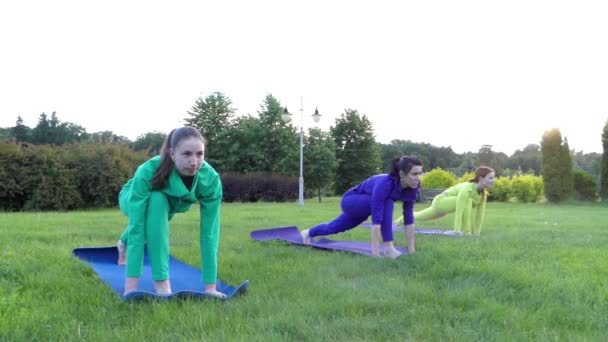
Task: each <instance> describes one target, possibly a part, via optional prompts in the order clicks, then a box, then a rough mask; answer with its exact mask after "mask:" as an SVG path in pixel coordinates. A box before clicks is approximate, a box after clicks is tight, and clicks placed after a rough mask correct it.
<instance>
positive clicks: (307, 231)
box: [300, 229, 310, 245]
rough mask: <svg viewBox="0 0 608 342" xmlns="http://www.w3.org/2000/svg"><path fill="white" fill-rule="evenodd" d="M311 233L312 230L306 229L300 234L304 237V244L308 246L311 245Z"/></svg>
mask: <svg viewBox="0 0 608 342" xmlns="http://www.w3.org/2000/svg"><path fill="white" fill-rule="evenodd" d="M309 231H310V229H306V230H303V231H301V232H300V235H301V236H302V242H304V243H305V244H307V245H310V235H309V234H308V233H309Z"/></svg>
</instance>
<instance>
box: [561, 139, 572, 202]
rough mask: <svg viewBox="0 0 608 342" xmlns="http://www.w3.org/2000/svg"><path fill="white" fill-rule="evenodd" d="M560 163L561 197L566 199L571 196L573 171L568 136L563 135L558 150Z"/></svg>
mask: <svg viewBox="0 0 608 342" xmlns="http://www.w3.org/2000/svg"><path fill="white" fill-rule="evenodd" d="M560 164H561V169H562V179H561V187H562V189H561V192H562V195H561V197H562V199H568V198H571V197H572V193H573V192H574V173H573V168H572V156H571V155H570V146H569V145H568V138H566V137H564V143H563V144H562V150H561V151H560Z"/></svg>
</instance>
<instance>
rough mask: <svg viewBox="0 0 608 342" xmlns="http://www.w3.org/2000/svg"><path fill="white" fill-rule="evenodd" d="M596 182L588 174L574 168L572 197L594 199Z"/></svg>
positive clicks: (585, 199)
mask: <svg viewBox="0 0 608 342" xmlns="http://www.w3.org/2000/svg"><path fill="white" fill-rule="evenodd" d="M596 188H597V184H596V183H595V179H594V178H593V176H591V175H590V174H588V173H586V172H584V171H581V170H574V198H575V199H577V200H580V201H595V200H596V199H597V193H596V192H595V189H596Z"/></svg>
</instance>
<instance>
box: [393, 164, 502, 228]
mask: <svg viewBox="0 0 608 342" xmlns="http://www.w3.org/2000/svg"><path fill="white" fill-rule="evenodd" d="M495 180H496V179H495V172H494V170H492V169H491V168H489V167H486V166H481V167H479V168H477V170H475V178H473V179H471V180H470V181H468V182H464V183H460V184H456V185H454V186H452V187H451V188H449V189H447V190H445V191H444V192H442V193H441V194H439V195H437V196H435V198H434V199H433V202H432V204H431V206H430V207H428V208H426V209H424V210H421V211H417V212H415V213H414V219H415V220H416V221H430V220H435V219H438V218H441V217H443V216H445V215H447V214H450V213H454V231H455V232H462V230H463V229H464V233H466V234H469V233H470V232H471V218H472V215H473V207H475V223H474V224H473V234H474V235H479V234H480V233H481V224H482V223H483V218H484V214H485V207H486V201H487V197H488V193H487V189H491V188H492V187H493V186H494V182H495ZM402 222H403V217H400V218H398V219H397V220H396V223H397V224H399V225H402V224H403V223H402Z"/></svg>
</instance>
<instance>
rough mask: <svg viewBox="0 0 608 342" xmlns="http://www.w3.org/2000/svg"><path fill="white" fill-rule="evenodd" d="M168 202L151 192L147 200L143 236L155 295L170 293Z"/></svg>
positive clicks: (160, 193) (163, 196)
mask: <svg viewBox="0 0 608 342" xmlns="http://www.w3.org/2000/svg"><path fill="white" fill-rule="evenodd" d="M169 210H170V206H169V200H168V199H167V196H166V195H165V194H163V193H162V192H158V191H153V192H152V193H151V195H150V198H149V199H148V210H147V211H146V224H145V236H146V243H147V250H148V257H149V259H150V266H151V268H152V279H153V280H154V281H155V284H154V287H155V290H156V292H157V293H161V294H167V293H171V284H170V282H169Z"/></svg>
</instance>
